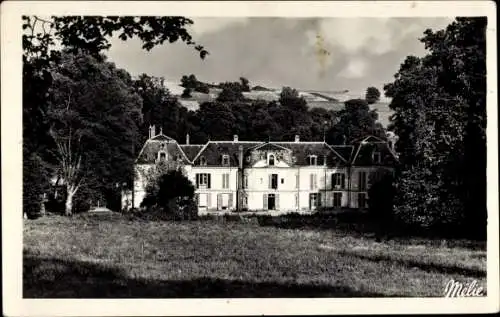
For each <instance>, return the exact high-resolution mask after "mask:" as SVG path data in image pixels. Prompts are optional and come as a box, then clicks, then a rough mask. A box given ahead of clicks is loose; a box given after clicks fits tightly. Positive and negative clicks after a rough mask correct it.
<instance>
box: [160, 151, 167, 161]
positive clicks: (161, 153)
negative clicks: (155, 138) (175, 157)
mask: <svg viewBox="0 0 500 317" xmlns="http://www.w3.org/2000/svg"><path fill="white" fill-rule="evenodd" d="M158 158H159V160H160V161H166V160H167V153H165V152H164V151H160V152H159V153H158Z"/></svg>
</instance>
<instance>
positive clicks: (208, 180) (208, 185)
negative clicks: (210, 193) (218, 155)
mask: <svg viewBox="0 0 500 317" xmlns="http://www.w3.org/2000/svg"><path fill="white" fill-rule="evenodd" d="M210 175H211V174H207V188H211V187H210Z"/></svg>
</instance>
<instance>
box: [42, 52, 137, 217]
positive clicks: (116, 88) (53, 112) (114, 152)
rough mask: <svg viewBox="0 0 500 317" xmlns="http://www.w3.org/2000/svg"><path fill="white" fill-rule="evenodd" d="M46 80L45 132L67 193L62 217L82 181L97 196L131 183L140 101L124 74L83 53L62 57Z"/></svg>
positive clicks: (127, 76) (108, 64) (69, 211)
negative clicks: (50, 80) (48, 81)
mask: <svg viewBox="0 0 500 317" xmlns="http://www.w3.org/2000/svg"><path fill="white" fill-rule="evenodd" d="M52 77H53V84H52V87H51V93H50V100H49V103H48V111H47V117H48V120H49V122H50V129H49V134H50V135H51V137H52V138H53V142H54V145H55V149H54V150H53V153H54V155H55V157H57V161H58V164H57V168H56V173H57V175H60V176H61V177H62V179H63V180H64V183H65V185H66V189H67V192H66V208H65V213H66V215H71V214H72V210H73V198H74V196H75V194H76V193H77V192H78V190H79V189H80V187H81V186H84V184H85V181H88V182H89V183H88V184H93V186H96V187H94V188H93V189H95V190H96V191H101V192H102V191H110V190H113V186H114V184H115V183H116V182H119V183H122V182H127V183H129V182H130V181H131V171H132V166H133V161H134V159H135V158H134V153H133V151H132V148H133V143H134V140H135V138H136V135H137V133H138V129H137V127H138V125H139V124H140V123H141V120H142V116H141V99H140V97H139V96H138V95H137V94H135V93H134V92H133V90H132V80H131V78H130V75H128V74H126V73H123V71H122V70H119V69H116V68H115V66H114V64H112V63H108V62H102V61H100V60H98V59H95V58H93V57H91V56H89V55H82V54H80V55H72V54H63V56H62V58H61V62H60V63H59V64H57V65H56V66H55V67H54V69H53V71H52ZM96 180H98V181H100V184H99V185H96V183H97V182H96Z"/></svg>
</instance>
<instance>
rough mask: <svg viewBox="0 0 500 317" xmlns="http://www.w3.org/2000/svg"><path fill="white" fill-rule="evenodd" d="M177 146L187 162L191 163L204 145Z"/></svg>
mask: <svg viewBox="0 0 500 317" xmlns="http://www.w3.org/2000/svg"><path fill="white" fill-rule="evenodd" d="M179 146H180V147H181V149H182V150H183V151H184V153H185V154H186V156H187V158H188V159H189V161H193V159H194V158H195V157H196V155H198V153H199V152H200V150H201V149H202V148H203V147H204V146H205V144H180V145H179Z"/></svg>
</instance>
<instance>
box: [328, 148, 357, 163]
mask: <svg viewBox="0 0 500 317" xmlns="http://www.w3.org/2000/svg"><path fill="white" fill-rule="evenodd" d="M331 147H332V148H333V149H334V150H335V152H337V153H338V154H339V155H340V156H342V158H343V159H344V160H345V161H346V162H350V161H351V158H352V157H353V155H354V148H355V147H354V145H331Z"/></svg>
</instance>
